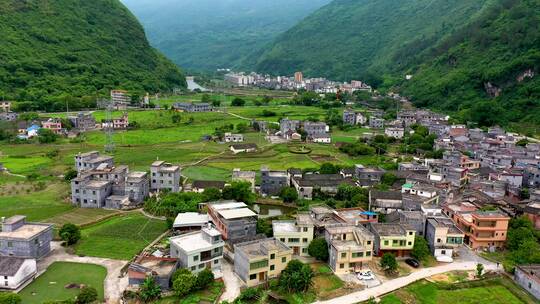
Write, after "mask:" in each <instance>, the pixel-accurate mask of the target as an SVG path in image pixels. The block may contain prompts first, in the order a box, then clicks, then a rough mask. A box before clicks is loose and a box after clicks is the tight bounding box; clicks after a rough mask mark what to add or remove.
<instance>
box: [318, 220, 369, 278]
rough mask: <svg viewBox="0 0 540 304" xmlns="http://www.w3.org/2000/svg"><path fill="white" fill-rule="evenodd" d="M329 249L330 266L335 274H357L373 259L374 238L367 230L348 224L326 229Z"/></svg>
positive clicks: (331, 226)
mask: <svg viewBox="0 0 540 304" xmlns="http://www.w3.org/2000/svg"><path fill="white" fill-rule="evenodd" d="M325 239H326V242H327V243H328V247H329V249H328V250H329V259H328V264H329V265H330V268H332V270H333V271H334V272H335V273H348V272H357V271H361V270H362V266H363V265H364V263H368V262H369V261H371V259H372V258H373V243H374V236H373V234H372V233H371V232H369V231H368V230H367V229H366V228H364V227H362V226H360V227H358V226H354V225H348V224H345V225H343V224H334V225H329V226H327V227H326V229H325Z"/></svg>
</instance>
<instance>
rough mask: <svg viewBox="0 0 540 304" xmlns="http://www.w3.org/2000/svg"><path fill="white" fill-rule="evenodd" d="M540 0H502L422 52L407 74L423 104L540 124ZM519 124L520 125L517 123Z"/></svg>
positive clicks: (486, 121)
mask: <svg viewBox="0 0 540 304" xmlns="http://www.w3.org/2000/svg"><path fill="white" fill-rule="evenodd" d="M539 72H540V0H501V1H499V3H498V5H496V6H494V7H493V8H491V9H489V10H488V11H486V12H485V13H484V14H483V15H482V16H481V17H479V18H478V19H477V20H476V21H475V22H473V23H472V24H470V25H468V26H467V27H465V28H463V29H461V30H459V31H457V32H456V33H454V34H453V35H451V36H450V37H448V38H447V39H443V40H442V41H441V42H440V43H438V44H437V45H436V46H435V47H433V48H431V49H429V50H426V51H425V52H424V53H420V54H419V55H418V56H416V57H415V58H413V59H412V60H411V62H410V63H409V69H405V70H403V73H401V75H403V74H405V73H407V74H412V75H413V79H412V80H411V81H403V82H402V83H399V82H398V84H400V85H401V91H402V92H403V93H405V94H407V95H409V96H411V97H413V100H414V102H415V103H416V104H417V105H419V106H429V107H432V108H438V109H441V110H444V111H452V112H457V113H458V114H459V115H458V117H460V118H461V119H462V120H463V121H475V122H478V123H479V124H480V125H491V124H502V125H506V124H508V123H512V122H514V123H515V122H518V123H519V128H520V129H521V130H523V127H531V128H529V129H528V131H530V132H531V133H537V134H538V132H539V130H538V129H537V128H536V127H537V126H539V125H540V76H539ZM516 127H517V126H516Z"/></svg>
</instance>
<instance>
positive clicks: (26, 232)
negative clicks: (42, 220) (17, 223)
mask: <svg viewBox="0 0 540 304" xmlns="http://www.w3.org/2000/svg"><path fill="white" fill-rule="evenodd" d="M51 228H52V225H49V224H37V223H27V224H24V225H22V226H21V227H19V228H18V229H16V230H15V231H11V232H8V231H2V232H0V238H13V239H29V238H32V237H33V236H36V235H38V234H41V233H43V232H44V231H46V230H47V229H51Z"/></svg>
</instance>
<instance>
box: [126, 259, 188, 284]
mask: <svg viewBox="0 0 540 304" xmlns="http://www.w3.org/2000/svg"><path fill="white" fill-rule="evenodd" d="M177 264H178V259H176V258H164V257H154V256H139V257H137V258H136V259H135V261H133V262H132V263H130V264H129V266H128V269H127V276H128V283H129V285H131V286H141V285H143V283H144V281H145V280H146V278H148V277H151V278H153V279H154V282H156V283H157V285H159V287H161V290H163V291H167V290H170V289H171V278H172V276H173V274H174V272H175V271H176V269H177Z"/></svg>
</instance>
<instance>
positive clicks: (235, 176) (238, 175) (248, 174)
mask: <svg viewBox="0 0 540 304" xmlns="http://www.w3.org/2000/svg"><path fill="white" fill-rule="evenodd" d="M256 176H257V173H256V172H255V171H242V170H240V169H238V168H235V169H234V170H233V172H232V181H233V182H246V183H250V184H251V191H253V192H254V191H255V180H256Z"/></svg>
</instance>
